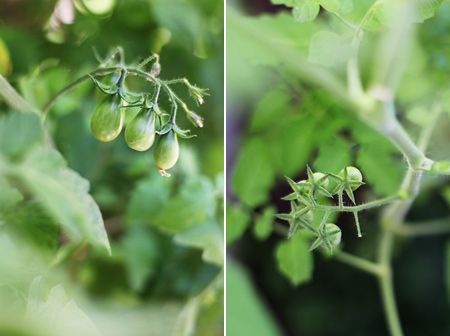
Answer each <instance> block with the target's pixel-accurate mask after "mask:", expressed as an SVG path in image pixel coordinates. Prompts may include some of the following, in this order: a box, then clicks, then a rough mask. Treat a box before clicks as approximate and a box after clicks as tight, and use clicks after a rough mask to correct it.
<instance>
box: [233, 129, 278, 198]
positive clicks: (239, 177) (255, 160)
mask: <svg viewBox="0 0 450 336" xmlns="http://www.w3.org/2000/svg"><path fill="white" fill-rule="evenodd" d="M274 182H275V168H274V166H273V159H272V157H271V155H270V153H269V151H268V146H267V143H266V142H265V141H264V140H263V139H262V138H260V137H255V138H251V139H249V140H247V142H246V143H245V144H244V146H243V148H242V150H241V152H240V155H239V158H238V160H237V163H236V167H235V170H234V174H233V178H232V188H233V191H234V192H235V193H236V195H238V196H239V197H240V199H241V200H242V201H243V202H244V203H245V204H247V205H248V206H250V207H255V206H258V205H260V204H262V203H264V202H265V201H266V200H267V199H268V192H269V190H270V188H271V187H272V185H273V183H274Z"/></svg>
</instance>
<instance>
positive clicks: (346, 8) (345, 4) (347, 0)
mask: <svg viewBox="0 0 450 336" xmlns="http://www.w3.org/2000/svg"><path fill="white" fill-rule="evenodd" d="M339 2H340V7H339V14H342V15H345V14H349V13H351V12H352V11H353V1H352V0H339Z"/></svg>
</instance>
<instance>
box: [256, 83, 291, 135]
mask: <svg viewBox="0 0 450 336" xmlns="http://www.w3.org/2000/svg"><path fill="white" fill-rule="evenodd" d="M290 100H291V98H290V95H289V93H288V92H287V90H286V88H285V87H278V88H277V89H275V90H273V91H270V92H269V93H268V94H266V95H265V96H264V97H263V98H262V99H261V100H260V101H259V103H258V106H257V107H256V109H255V111H254V112H253V115H252V120H251V122H250V131H252V132H257V131H261V130H264V129H266V128H267V127H270V126H271V125H273V124H274V122H275V121H277V119H278V118H279V116H280V115H282V114H284V113H286V112H287V111H288V110H289V107H290V106H289V102H290Z"/></svg>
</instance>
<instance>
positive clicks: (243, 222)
mask: <svg viewBox="0 0 450 336" xmlns="http://www.w3.org/2000/svg"><path fill="white" fill-rule="evenodd" d="M227 203H228V202H227ZM249 224H250V215H249V214H248V212H246V211H244V210H243V209H242V208H241V207H235V208H233V207H232V206H231V205H228V204H227V224H226V225H227V226H226V234H227V245H230V244H232V243H234V242H235V241H236V240H238V239H239V238H241V237H242V235H243V234H244V232H245V229H246V228H247V227H248V225H249Z"/></svg>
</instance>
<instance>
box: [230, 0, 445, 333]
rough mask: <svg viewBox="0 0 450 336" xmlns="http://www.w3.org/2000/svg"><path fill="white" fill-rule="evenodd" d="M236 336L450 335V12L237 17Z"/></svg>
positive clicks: (321, 8) (233, 32)
mask: <svg viewBox="0 0 450 336" xmlns="http://www.w3.org/2000/svg"><path fill="white" fill-rule="evenodd" d="M226 31H227V34H226V42H227V45H226V65H227V66H226V69H227V70H226V78H227V79H226V90H227V91H226V95H227V98H226V106H227V111H226V113H227V120H226V128H227V130H226V136H227V138H226V143H227V153H226V169H227V186H226V187H227V201H226V203H227V204H226V244H227V261H226V334H227V335H230V336H241V335H242V336H253V335H255V336H256V335H257V336H281V335H283V336H284V335H286V336H349V335H364V336H379V335H391V336H400V335H448V334H449V332H450V318H449V316H450V180H449V175H450V85H449V84H450V38H449V36H450V35H449V32H450V3H449V2H448V1H443V0H420V1H417V0H416V1H412V0H409V1H406V0H405V1H402V0H398V1H391V0H376V1H374V0H353V1H352V0H320V1H319V0H233V1H228V4H227V8H226Z"/></svg>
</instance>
